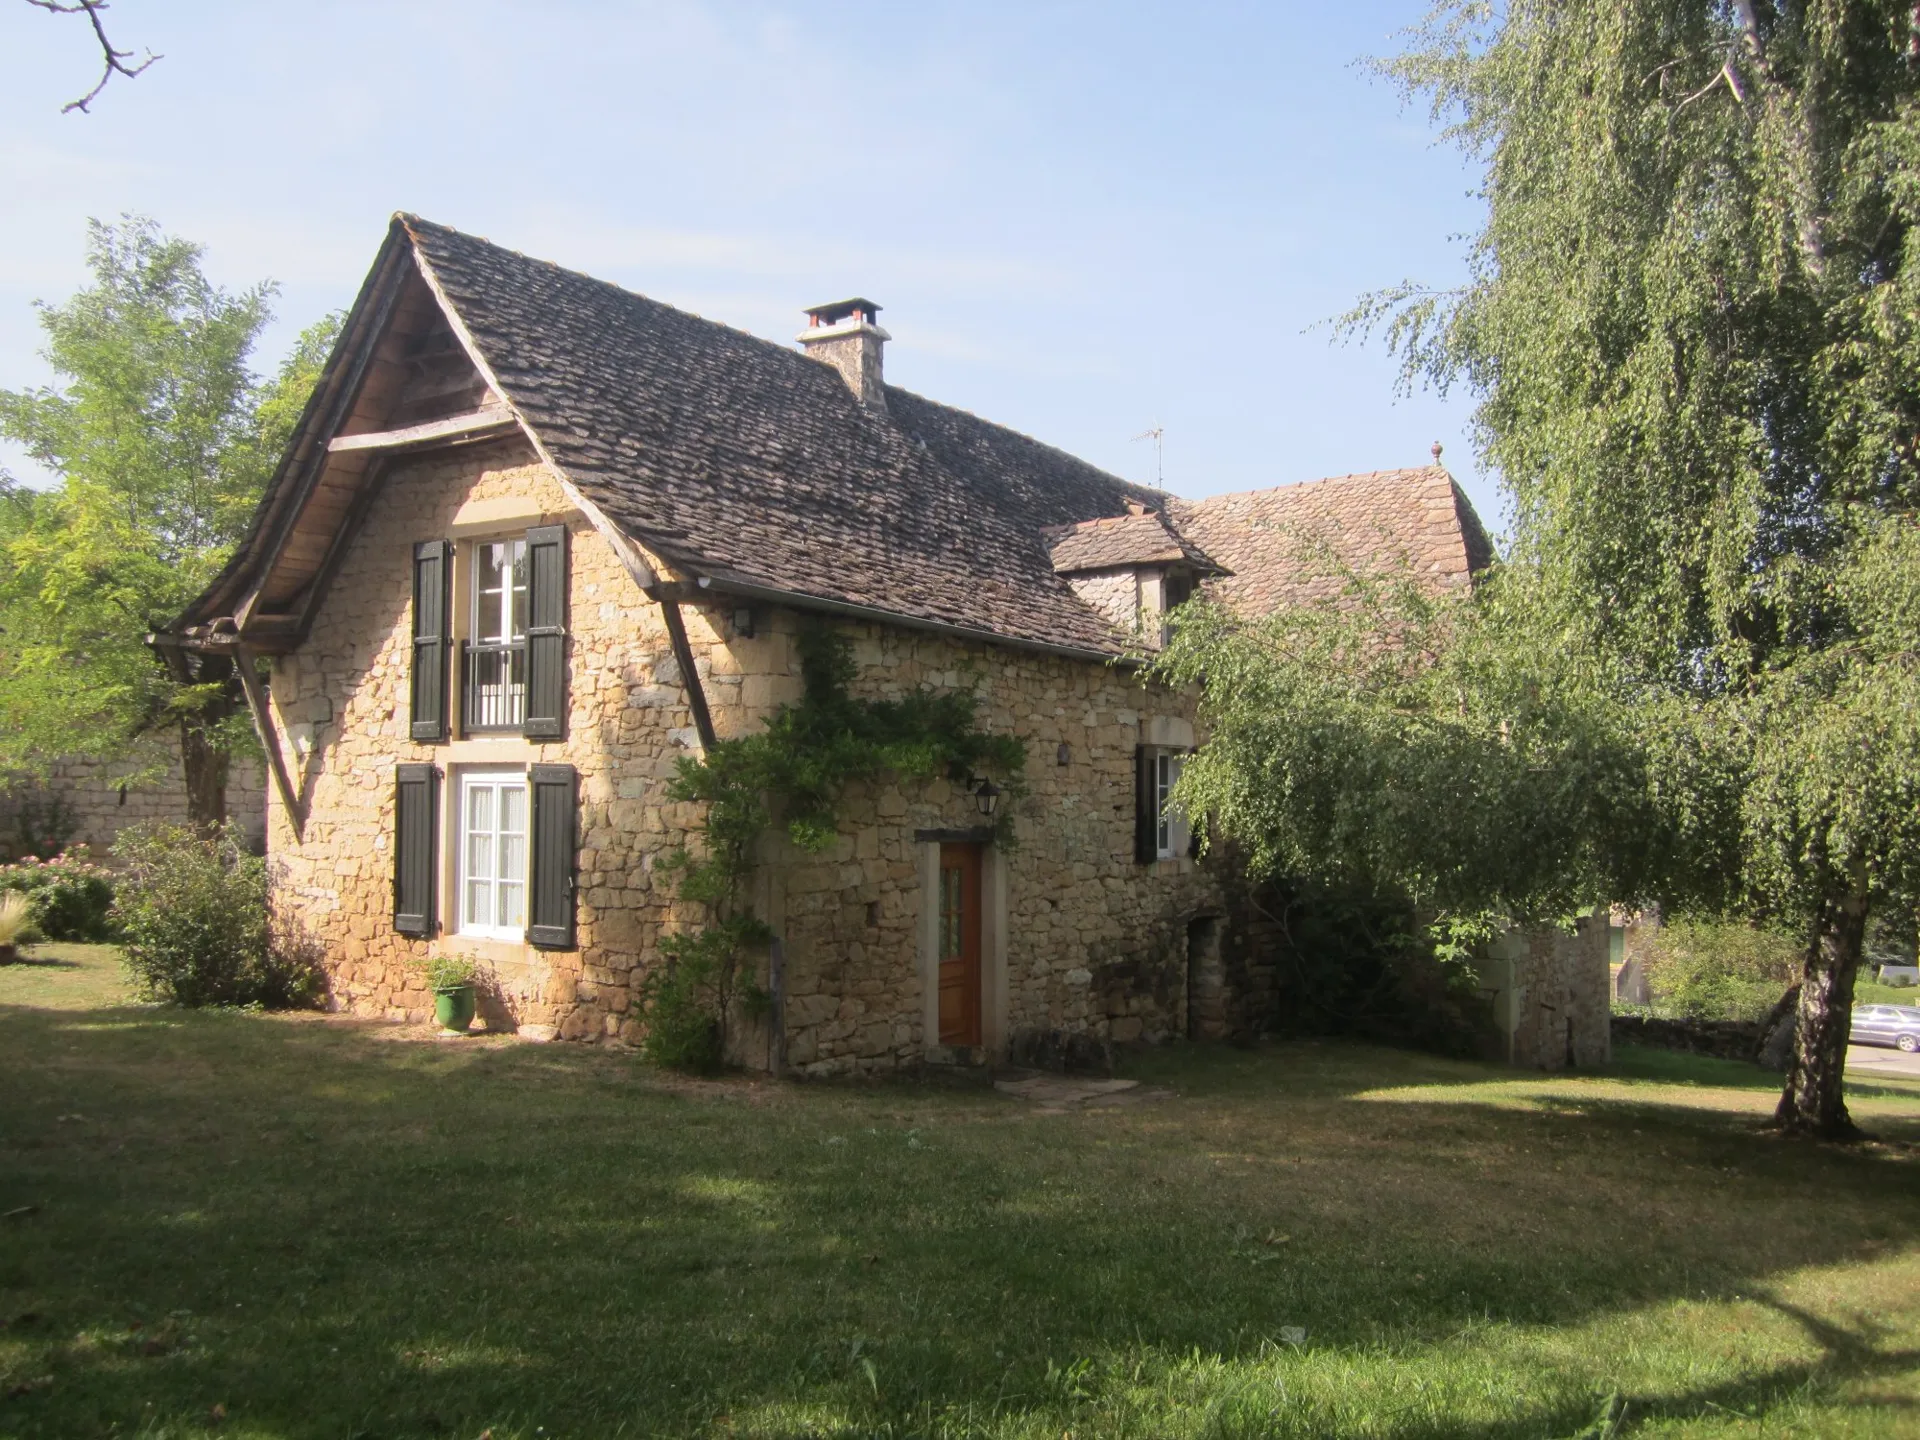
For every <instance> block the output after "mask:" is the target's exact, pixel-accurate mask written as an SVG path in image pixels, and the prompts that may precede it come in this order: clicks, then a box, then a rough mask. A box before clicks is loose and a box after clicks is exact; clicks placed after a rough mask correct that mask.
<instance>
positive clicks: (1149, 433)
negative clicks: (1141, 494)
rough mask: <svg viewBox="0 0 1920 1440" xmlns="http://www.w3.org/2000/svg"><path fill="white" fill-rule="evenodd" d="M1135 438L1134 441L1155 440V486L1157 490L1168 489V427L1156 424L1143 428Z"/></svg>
mask: <svg viewBox="0 0 1920 1440" xmlns="http://www.w3.org/2000/svg"><path fill="white" fill-rule="evenodd" d="M1133 439H1134V441H1139V440H1151V441H1153V488H1154V489H1156V490H1164V489H1166V488H1167V428H1166V426H1164V425H1156V426H1154V427H1153V428H1152V429H1151V430H1142V431H1141V432H1140V433H1139V434H1138V435H1136V436H1134V437H1133ZM1128 443H1130V444H1131V443H1133V442H1132V441H1130V442H1128Z"/></svg>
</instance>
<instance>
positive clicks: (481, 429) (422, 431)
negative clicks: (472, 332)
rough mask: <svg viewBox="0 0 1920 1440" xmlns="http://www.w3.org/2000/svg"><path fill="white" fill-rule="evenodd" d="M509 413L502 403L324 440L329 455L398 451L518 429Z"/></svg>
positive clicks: (517, 424) (516, 423)
mask: <svg viewBox="0 0 1920 1440" xmlns="http://www.w3.org/2000/svg"><path fill="white" fill-rule="evenodd" d="M519 424H520V422H519V421H518V420H516V419H514V416H513V412H512V411H511V410H508V409H507V408H506V407H505V406H502V405H488V406H485V407H483V408H481V409H479V410H469V411H468V412H467V413H466V414H464V415H449V416H447V417H446V418H445V419H444V420H428V421H426V422H425V423H423V424H420V425H408V426H406V427H405V428H404V429H400V430H369V431H366V432H365V433H363V434H359V435H336V436H334V437H333V438H332V439H331V440H329V441H328V442H327V450H328V452H329V453H331V454H335V455H338V454H341V453H343V452H346V451H351V450H402V449H406V448H408V447H410V446H415V445H435V444H439V443H441V442H442V441H448V440H478V439H483V438H487V437H490V436H493V435H504V434H507V433H508V432H510V431H512V430H515V429H517V428H519Z"/></svg>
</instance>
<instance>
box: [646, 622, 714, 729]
mask: <svg viewBox="0 0 1920 1440" xmlns="http://www.w3.org/2000/svg"><path fill="white" fill-rule="evenodd" d="M662 588H663V590H664V587H662ZM659 599H660V614H661V617H662V618H663V619H665V621H666V622H667V640H668V641H669V643H671V644H672V646H673V658H674V663H676V664H677V665H679V667H680V681H681V683H682V684H683V685H685V686H686V687H687V708H688V709H689V710H691V711H692V712H693V728H694V730H695V731H696V732H698V734H699V736H700V743H701V745H703V746H704V747H705V748H707V749H709V750H711V749H712V748H713V716H712V715H711V714H710V713H709V712H708V710H707V692H706V691H705V690H704V689H702V688H701V685H700V672H699V671H697V670H695V669H694V668H693V646H692V645H690V644H688V643H687V625H686V622H685V621H684V620H682V619H681V618H680V601H679V599H678V597H676V596H673V595H669V594H665V593H663V594H661V595H660V597H659Z"/></svg>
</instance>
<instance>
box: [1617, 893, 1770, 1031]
mask: <svg viewBox="0 0 1920 1440" xmlns="http://www.w3.org/2000/svg"><path fill="white" fill-rule="evenodd" d="M1804 950H1805V942H1804V941H1803V940H1801V939H1800V938H1798V937H1796V936H1793V935H1790V934H1788V933H1786V932H1785V931H1781V930H1772V929H1766V928H1763V927H1760V926H1755V925H1747V924H1743V923H1740V922H1737V921H1722V920H1713V919H1707V918H1694V917H1687V916H1678V917H1675V918H1674V919H1671V920H1669V921H1668V922H1667V923H1666V924H1664V925H1662V926H1661V927H1660V929H1659V930H1657V931H1656V932H1655V933H1654V937H1653V943H1652V946H1651V949H1650V950H1649V953H1648V955H1647V962H1646V968H1647V984H1648V986H1649V987H1650V988H1651V989H1652V992H1653V1011H1654V1013H1655V1014H1656V1015H1665V1016H1684V1017H1687V1018H1690V1019H1696V1020H1759V1019H1761V1018H1762V1017H1764V1016H1765V1015H1766V1013H1767V1012H1768V1010H1770V1009H1772V1007H1773V1004H1774V1002H1775V1001H1776V1000H1778V999H1779V998H1780V997H1781V995H1782V994H1784V993H1785V991H1786V989H1787V987H1788V986H1789V985H1791V984H1793V982H1794V981H1795V980H1796V979H1798V978H1799V973H1800V960H1801V955H1802V953H1803V951H1804Z"/></svg>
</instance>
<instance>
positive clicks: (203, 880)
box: [113, 824, 321, 1009]
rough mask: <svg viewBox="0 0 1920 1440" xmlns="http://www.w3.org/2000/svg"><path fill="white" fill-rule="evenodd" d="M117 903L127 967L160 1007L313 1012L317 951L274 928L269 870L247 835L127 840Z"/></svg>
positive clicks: (120, 845)
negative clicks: (308, 1007) (301, 1008)
mask: <svg viewBox="0 0 1920 1440" xmlns="http://www.w3.org/2000/svg"><path fill="white" fill-rule="evenodd" d="M113 854H114V858H115V859H117V860H119V861H120V862H121V863H122V865H123V866H125V870H124V872H123V874H122V876H121V880H120V884H119V890H118V894H117V895H116V897H115V899H114V905H113V918H114V919H115V921H117V922H118V924H119V927H120V931H121V936H122V943H123V946H124V952H125V956H126V964H127V969H128V971H129V973H130V974H131V975H132V977H133V979H134V982H135V983H136V984H137V985H138V986H139V987H140V989H141V990H142V992H143V993H144V994H145V995H146V996H147V997H148V998H149V999H153V1000H161V1001H165V1002H167V1003H169V1004H174V1005H184V1006H188V1007H198V1006H202V1005H259V1006H264V1007H266V1008H269V1009H284V1008H287V1007H291V1006H297V1005H304V1004H308V1003H310V1002H311V1001H312V1000H313V999H314V997H315V996H316V995H317V994H318V993H319V990H320V985H321V978H320V972H319V969H318V967H317V965H316V964H315V963H314V957H313V955H312V954H311V952H310V949H309V947H307V946H305V945H302V944H299V943H296V942H295V941H293V940H292V939H291V938H290V937H281V936H276V935H275V934H274V933H273V929H272V926H271V925H270V924H269V921H268V906H267V890H268V872H267V862H266V861H265V860H264V859H262V858H260V857H259V856H257V855H249V854H248V853H247V851H246V848H245V846H244V844H243V843H242V841H241V837H240V834H239V831H238V830H237V829H235V828H234V827H233V826H232V825H227V826H225V827H223V828H222V829H221V830H220V831H219V833H217V834H216V835H214V836H212V837H204V836H201V835H200V834H198V833H197V832H195V831H193V830H189V829H187V828H186V827H185V826H180V825H167V824H159V825H137V826H133V827H130V828H129V829H127V830H123V831H122V832H121V833H120V838H119V839H118V840H117V841H116V842H115V843H114V847H113Z"/></svg>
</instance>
